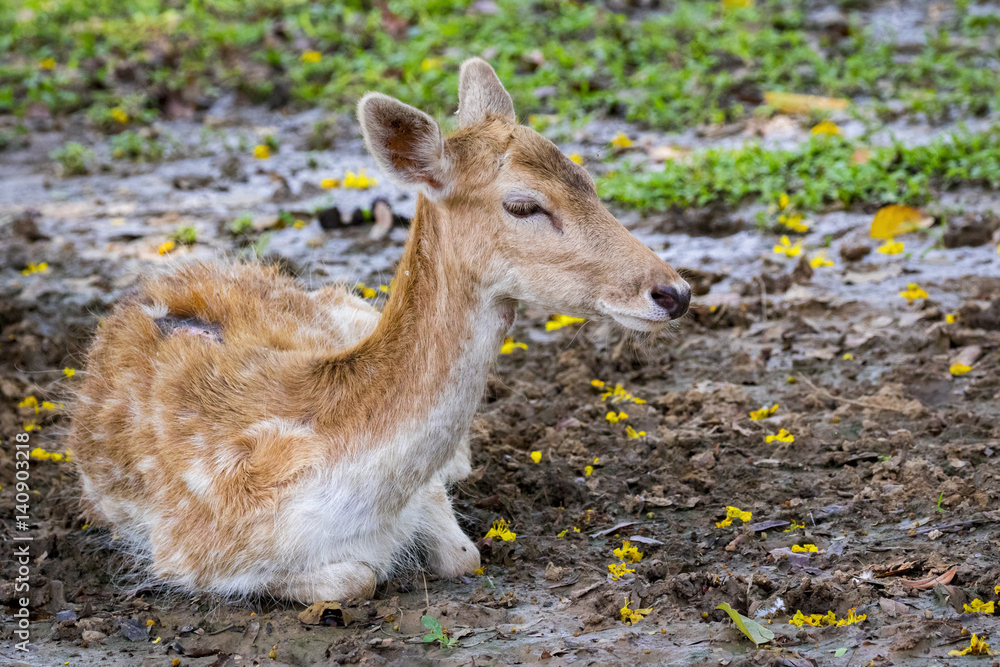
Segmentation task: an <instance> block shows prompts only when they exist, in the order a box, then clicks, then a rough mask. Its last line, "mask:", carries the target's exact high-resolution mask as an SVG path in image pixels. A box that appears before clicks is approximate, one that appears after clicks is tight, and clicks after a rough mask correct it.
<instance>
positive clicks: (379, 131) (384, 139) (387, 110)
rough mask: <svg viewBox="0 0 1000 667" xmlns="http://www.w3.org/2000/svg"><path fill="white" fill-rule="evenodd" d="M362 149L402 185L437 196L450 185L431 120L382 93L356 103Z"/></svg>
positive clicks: (441, 144) (447, 165)
mask: <svg viewBox="0 0 1000 667" xmlns="http://www.w3.org/2000/svg"><path fill="white" fill-rule="evenodd" d="M358 120H359V121H360V123H361V133H362V134H363V135H364V137H365V146H367V147H368V152H369V153H371V156H372V157H373V158H375V162H377V163H378V166H379V169H381V170H382V172H383V173H384V174H385V175H386V176H389V177H390V178H392V179H393V180H395V181H396V182H397V183H399V184H400V185H402V186H405V187H410V188H417V189H420V190H421V191H423V192H424V193H425V194H427V195H428V196H430V197H431V198H437V197H440V196H441V195H442V194H443V193H444V191H445V190H446V189H447V187H448V184H449V182H450V173H451V169H450V163H449V160H448V156H447V155H446V153H445V148H444V137H443V136H442V135H441V128H440V127H438V124H437V123H435V122H434V119H433V118H431V117H430V116H428V115H427V114H425V113H424V112H423V111H420V110H419V109H415V108H413V107H411V106H410V105H409V104H403V103H402V102H400V101H399V100H396V99H393V98H391V97H389V96H388V95H383V94H382V93H368V94H367V95H365V96H364V97H362V98H361V101H360V102H358Z"/></svg>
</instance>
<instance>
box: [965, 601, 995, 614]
mask: <svg viewBox="0 0 1000 667" xmlns="http://www.w3.org/2000/svg"><path fill="white" fill-rule="evenodd" d="M993 605H994V602H993V600H990V601H989V602H983V601H982V600H980V599H979V598H976V599H975V600H973V601H972V603H971V604H967V605H964V611H965V613H966V614H992V613H993Z"/></svg>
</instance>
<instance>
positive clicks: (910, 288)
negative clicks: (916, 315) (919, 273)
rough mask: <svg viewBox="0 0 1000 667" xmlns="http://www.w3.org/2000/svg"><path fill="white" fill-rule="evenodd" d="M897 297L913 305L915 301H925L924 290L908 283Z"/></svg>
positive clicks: (925, 294)
mask: <svg viewBox="0 0 1000 667" xmlns="http://www.w3.org/2000/svg"><path fill="white" fill-rule="evenodd" d="M899 296H901V297H903V298H904V299H906V300H907V301H909V302H910V303H913V302H914V301H915V300H917V299H926V298H927V292H925V291H924V289H923V288H922V287H920V285H918V284H917V283H910V284H908V285H907V286H906V289H905V290H904V291H902V292H900V293H899Z"/></svg>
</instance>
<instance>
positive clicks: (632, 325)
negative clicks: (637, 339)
mask: <svg viewBox="0 0 1000 667" xmlns="http://www.w3.org/2000/svg"><path fill="white" fill-rule="evenodd" d="M597 307H598V310H599V311H600V312H601V314H602V315H605V316H606V317H610V318H611V319H613V320H614V321H615V322H617V323H618V324H620V325H621V326H623V327H625V328H626V329H631V330H632V331H642V332H656V331H660V330H661V329H664V328H665V327H666V326H667V325H668V324H669V323H670V316H669V315H667V314H666V313H662V312H661V313H651V312H649V311H639V312H635V311H632V312H629V311H626V310H623V309H620V308H614V307H613V306H611V305H610V304H608V303H605V302H603V301H602V302H599V303H598V304H597Z"/></svg>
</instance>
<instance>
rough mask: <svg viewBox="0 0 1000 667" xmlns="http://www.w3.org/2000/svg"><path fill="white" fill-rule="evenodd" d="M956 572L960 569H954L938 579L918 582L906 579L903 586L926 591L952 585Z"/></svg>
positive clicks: (931, 578)
mask: <svg viewBox="0 0 1000 667" xmlns="http://www.w3.org/2000/svg"><path fill="white" fill-rule="evenodd" d="M956 572H958V567H953V568H951V569H950V570H948V571H947V572H945V573H944V574H942V575H939V576H936V577H928V578H926V579H917V580H916V581H911V580H907V579H904V580H903V585H904V586H908V587H909V588H916V589H917V590H919V591H926V590H930V589H932V588H934V587H935V586H937V585H938V584H950V583H951V580H952V579H954V578H955V573H956Z"/></svg>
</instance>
